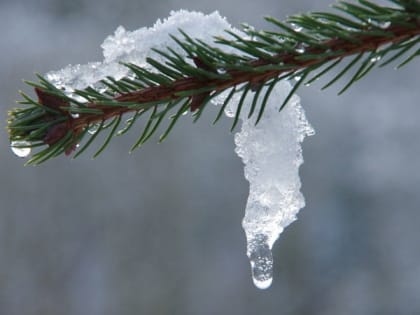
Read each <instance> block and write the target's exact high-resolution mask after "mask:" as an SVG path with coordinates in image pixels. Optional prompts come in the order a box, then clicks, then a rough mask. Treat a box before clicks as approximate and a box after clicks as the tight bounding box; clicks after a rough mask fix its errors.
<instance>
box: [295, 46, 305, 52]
mask: <svg viewBox="0 0 420 315" xmlns="http://www.w3.org/2000/svg"><path fill="white" fill-rule="evenodd" d="M296 52H297V53H298V54H303V53H304V52H305V47H304V46H303V45H301V46H298V47H297V48H296Z"/></svg>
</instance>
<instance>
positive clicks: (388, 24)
mask: <svg viewBox="0 0 420 315" xmlns="http://www.w3.org/2000/svg"><path fill="white" fill-rule="evenodd" d="M390 26H391V22H389V21H385V22H380V23H379V27H380V28H383V29H385V28H388V27H390Z"/></svg>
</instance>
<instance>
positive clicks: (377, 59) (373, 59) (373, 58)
mask: <svg viewBox="0 0 420 315" xmlns="http://www.w3.org/2000/svg"><path fill="white" fill-rule="evenodd" d="M379 60H381V56H374V57H372V58H370V62H372V63H375V62H377V61H379Z"/></svg>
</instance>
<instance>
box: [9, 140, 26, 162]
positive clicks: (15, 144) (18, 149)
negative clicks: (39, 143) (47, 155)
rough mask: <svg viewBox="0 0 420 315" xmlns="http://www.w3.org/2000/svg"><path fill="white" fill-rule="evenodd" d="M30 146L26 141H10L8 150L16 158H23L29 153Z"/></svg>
mask: <svg viewBox="0 0 420 315" xmlns="http://www.w3.org/2000/svg"><path fill="white" fill-rule="evenodd" d="M30 145H31V143H30V142H28V141H12V143H10V148H11V149H12V152H13V153H14V154H15V155H16V156H18V157H22V158H24V157H27V156H28V155H29V154H30V153H31V148H30Z"/></svg>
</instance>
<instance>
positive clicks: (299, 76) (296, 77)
mask: <svg viewBox="0 0 420 315" xmlns="http://www.w3.org/2000/svg"><path fill="white" fill-rule="evenodd" d="M293 79H295V81H300V79H302V76H301V75H295V76H294V77H293Z"/></svg>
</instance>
